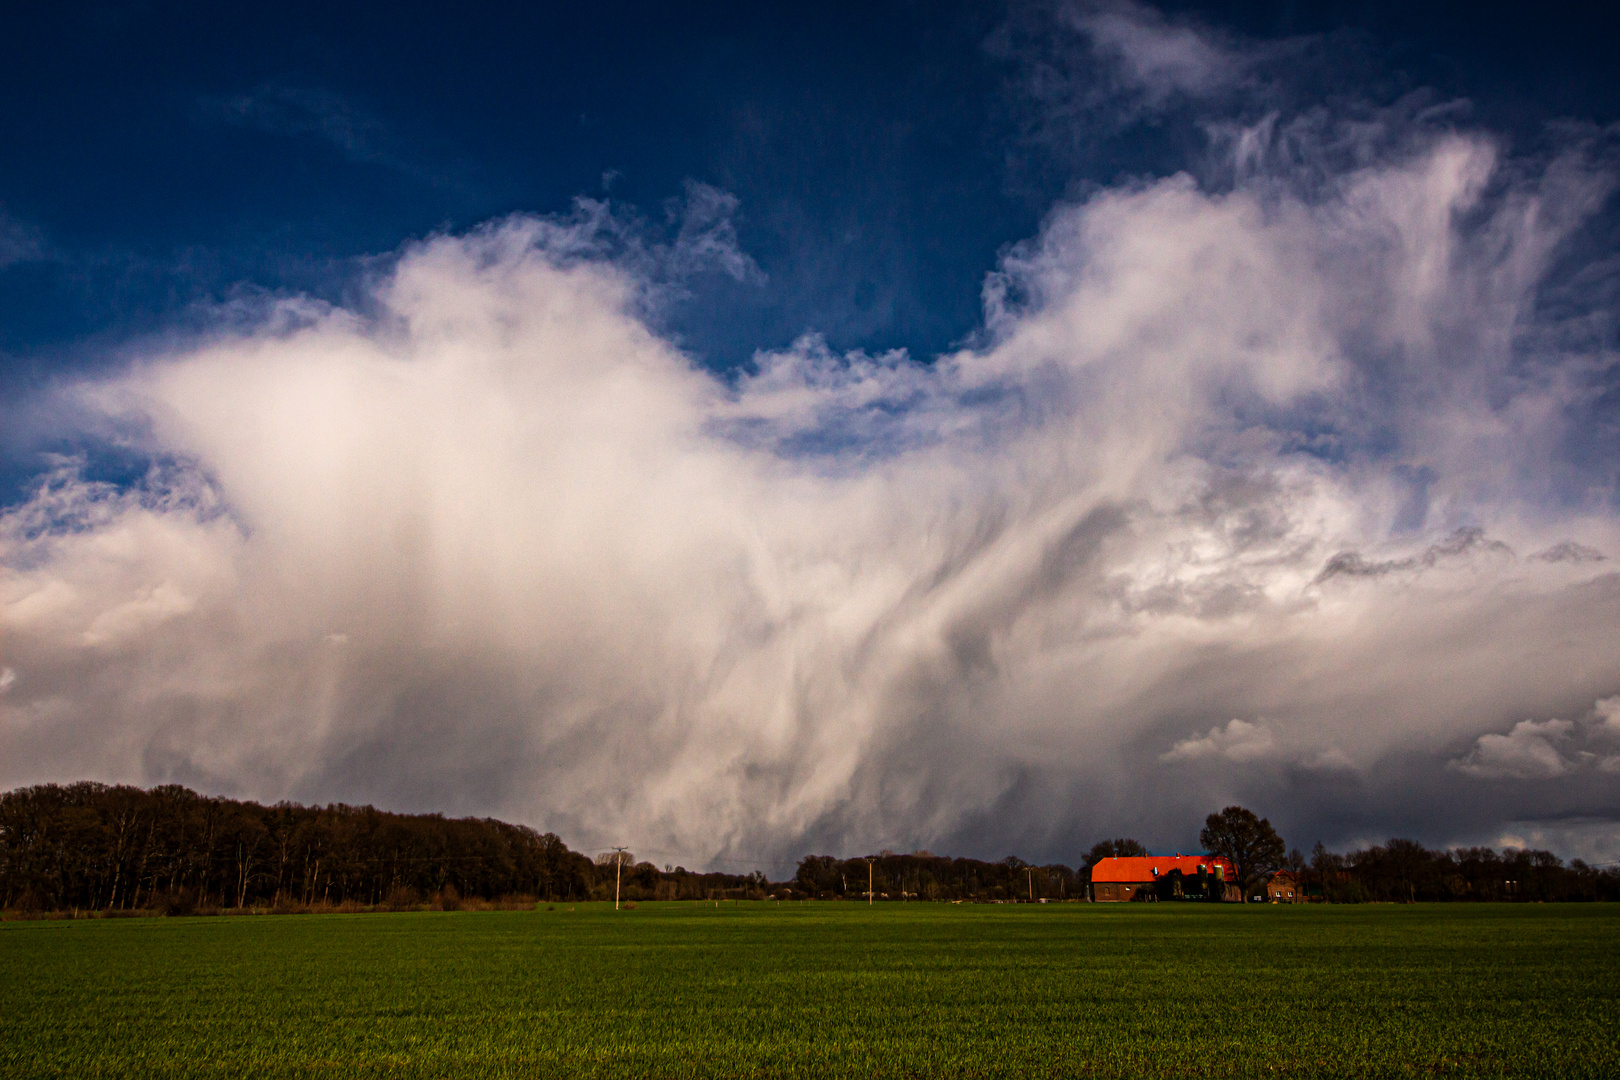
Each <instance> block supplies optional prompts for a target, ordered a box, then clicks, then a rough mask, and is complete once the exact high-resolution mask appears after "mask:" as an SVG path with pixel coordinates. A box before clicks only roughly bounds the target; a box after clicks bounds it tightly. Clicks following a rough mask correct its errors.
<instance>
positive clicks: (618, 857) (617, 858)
mask: <svg viewBox="0 0 1620 1080" xmlns="http://www.w3.org/2000/svg"><path fill="white" fill-rule="evenodd" d="M628 850H630V849H629V848H622V847H616V848H614V849H613V910H614V911H618V910H619V882H620V880H621V879H622V878H623V877H624V853H625V852H626V851H628Z"/></svg>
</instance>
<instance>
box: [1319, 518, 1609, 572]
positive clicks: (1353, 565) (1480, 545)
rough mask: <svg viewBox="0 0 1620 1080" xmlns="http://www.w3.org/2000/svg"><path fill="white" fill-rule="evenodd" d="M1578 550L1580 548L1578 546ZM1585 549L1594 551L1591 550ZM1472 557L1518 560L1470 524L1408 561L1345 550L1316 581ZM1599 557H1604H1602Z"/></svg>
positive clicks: (1437, 563) (1329, 561) (1424, 567)
mask: <svg viewBox="0 0 1620 1080" xmlns="http://www.w3.org/2000/svg"><path fill="white" fill-rule="evenodd" d="M1576 546H1577V547H1578V546H1579V545H1576ZM1585 550H1588V551H1589V550H1591V549H1590V548H1588V549H1585ZM1469 554H1485V555H1492V556H1497V557H1500V558H1504V559H1512V558H1514V557H1515V556H1514V554H1513V549H1512V548H1511V547H1509V546H1508V545H1507V544H1504V543H1502V542H1501V541H1500V540H1492V539H1490V538H1488V537H1487V536H1486V535H1485V530H1484V529H1482V528H1480V527H1479V526H1478V525H1466V526H1464V527H1462V528H1460V529H1458V530H1456V531H1455V532H1453V533H1452V534H1451V535H1450V536H1448V537H1446V538H1445V539H1444V540H1441V541H1440V542H1439V543H1435V544H1431V545H1429V546H1428V547H1427V548H1426V549H1424V551H1423V552H1422V553H1421V554H1419V555H1412V556H1408V557H1407V558H1404V559H1383V560H1379V561H1377V562H1373V561H1369V560H1368V559H1365V558H1363V557H1362V556H1361V554H1360V553H1359V552H1355V551H1341V552H1339V554H1337V555H1335V556H1333V558H1331V559H1329V560H1328V561H1327V563H1326V565H1324V566H1323V567H1322V571H1321V573H1319V574H1317V575H1316V582H1317V583H1318V584H1320V583H1321V582H1324V581H1327V580H1328V579H1330V578H1335V577H1340V576H1344V577H1382V576H1383V575H1385V574H1393V573H1398V572H1400V571H1403V570H1417V569H1426V568H1433V567H1435V566H1438V565H1440V564H1441V563H1442V562H1445V561H1448V560H1454V559H1457V558H1458V557H1460V556H1465V555H1469ZM1537 557H1539V558H1541V559H1543V561H1546V562H1560V561H1567V560H1568V559H1569V556H1561V557H1559V558H1547V557H1546V555H1545V554H1543V555H1541V556H1537ZM1598 558H1600V559H1601V558H1602V556H1601V555H1599V556H1598Z"/></svg>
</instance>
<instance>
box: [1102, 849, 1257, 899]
mask: <svg viewBox="0 0 1620 1080" xmlns="http://www.w3.org/2000/svg"><path fill="white" fill-rule="evenodd" d="M1172 870H1179V871H1181V875H1182V876H1183V877H1185V878H1190V879H1192V880H1195V881H1196V880H1197V879H1198V877H1199V875H1205V877H1206V878H1214V879H1215V880H1216V881H1219V882H1221V883H1222V886H1221V898H1222V899H1223V900H1241V899H1242V898H1243V894H1242V890H1241V889H1240V888H1239V887H1238V885H1237V875H1236V873H1234V872H1233V870H1232V864H1231V863H1230V862H1228V861H1227V860H1226V859H1225V858H1224V857H1223V856H1220V855H1144V856H1141V857H1139V858H1112V859H1101V860H1098V862H1097V863H1096V865H1094V866H1093V867H1092V868H1091V898H1092V899H1093V900H1096V901H1098V902H1099V903H1108V902H1112V901H1118V900H1129V899H1131V897H1133V896H1135V895H1136V893H1137V892H1138V891H1139V890H1141V889H1142V888H1144V887H1147V888H1148V890H1149V891H1152V889H1153V887H1154V886H1155V885H1157V884H1158V883H1159V882H1160V881H1162V880H1164V879H1166V878H1168V877H1169V876H1170V872H1171V871H1172Z"/></svg>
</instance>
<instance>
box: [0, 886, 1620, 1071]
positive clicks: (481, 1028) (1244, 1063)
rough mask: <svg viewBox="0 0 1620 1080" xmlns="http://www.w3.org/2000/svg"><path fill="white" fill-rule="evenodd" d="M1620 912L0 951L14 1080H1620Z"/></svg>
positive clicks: (1124, 919) (410, 936) (313, 927)
mask: <svg viewBox="0 0 1620 1080" xmlns="http://www.w3.org/2000/svg"><path fill="white" fill-rule="evenodd" d="M1617 995H1620V907H1616V906H1609V905H1574V904H1571V905H1563V906H1528V905H1478V906H1465V905H1449V906H1423V905H1418V906H1411V907H1382V906H1380V907H1309V908H1295V909H1288V908H1278V907H1236V908H1208V907H1203V906H1195V905H1170V904H1160V905H1129V906H1126V905H1120V906H1117V907H1115V906H1109V907H1101V906H1089V905H1063V906H1056V905H1054V906H1021V907H993V906H977V907H975V906H952V905H927V904H911V905H901V904H890V905H879V906H876V907H871V908H868V907H866V906H862V905H858V904H839V903H817V904H808V905H796V906H768V905H765V904H740V905H726V906H723V907H720V908H715V907H712V906H710V907H703V906H698V905H692V904H666V905H657V904H649V905H643V906H642V907H640V908H639V909H638V910H635V911H625V912H620V913H617V914H615V913H614V912H613V910H612V909H611V907H610V906H609V907H605V906H602V905H580V906H579V908H578V910H570V909H569V907H568V906H567V905H559V906H558V907H557V908H556V909H555V910H551V911H546V910H540V911H535V912H456V913H432V912H424V913H419V914H397V915H385V914H366V915H321V916H279V917H251V916H242V917H220V918H196V919H106V920H100V919H98V920H80V921H76V922H73V921H62V922H9V923H4V924H0V1073H3V1074H4V1075H5V1076H73V1077H94V1076H143V1077H144V1076H200V1075H214V1076H256V1077H261V1076H458V1077H461V1076H466V1077H482V1076H604V1077H605V1076H615V1077H619V1076H725V1077H735V1076H804V1077H822V1076H851V1077H855V1076H860V1077H873V1076H951V1077H957V1076H1073V1075H1080V1076H1092V1075H1095V1076H1120V1077H1157V1076H1196V1077H1208V1076H1254V1075H1267V1076H1275V1075H1280V1074H1281V1075H1324V1074H1332V1075H1345V1076H1413V1075H1423V1076H1427V1075H1433V1074H1441V1075H1458V1076H1547V1077H1568V1076H1616V1075H1620V1005H1617Z"/></svg>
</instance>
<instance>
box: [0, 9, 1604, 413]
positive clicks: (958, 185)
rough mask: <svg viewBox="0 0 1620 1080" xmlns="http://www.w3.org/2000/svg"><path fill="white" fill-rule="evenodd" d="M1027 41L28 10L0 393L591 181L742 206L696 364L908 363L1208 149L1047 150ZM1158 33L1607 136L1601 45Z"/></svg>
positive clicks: (696, 317)
mask: <svg viewBox="0 0 1620 1080" xmlns="http://www.w3.org/2000/svg"><path fill="white" fill-rule="evenodd" d="M1038 10H1039V9H1035V8H1030V7H1027V6H1018V7H1012V8H1006V7H1002V6H1000V5H994V4H936V3H929V4H886V5H867V4H862V5H848V6H839V5H830V4H806V5H798V6H793V7H784V6H780V5H763V6H760V5H739V6H737V7H736V8H734V9H733V8H727V7H722V6H714V5H710V6H687V5H666V4H656V5H655V4H614V5H593V6H589V7H581V6H579V5H535V6H532V7H522V6H516V5H514V6H512V7H510V8H507V7H505V6H481V5H462V6H457V7H455V8H454V9H453V10H452V9H447V8H445V7H443V6H442V5H400V4H389V5H372V6H367V5H360V4H352V5H339V6H337V7H336V8H334V7H332V6H329V5H325V4H320V5H296V4H280V5H264V6H253V7H248V8H244V7H242V6H240V5H216V4H208V5H203V4H195V5H186V4H171V3H139V4H96V5H89V4H87V5H39V6H30V7H29V8H28V9H26V10H19V11H17V12H14V13H13V14H12V17H11V19H10V20H9V25H8V31H7V33H6V35H5V36H4V41H3V43H0V102H3V105H0V145H3V146H4V148H5V149H4V152H3V154H0V209H3V212H4V214H5V215H6V218H5V229H6V232H5V234H4V240H3V243H4V248H3V251H0V262H3V263H4V264H5V265H4V267H3V268H0V366H3V372H0V392H3V393H5V394H7V395H16V394H18V393H22V392H24V391H25V390H26V388H27V387H29V386H31V385H37V384H38V382H39V381H40V380H41V379H44V378H48V377H49V376H50V375H51V374H52V373H53V372H56V371H59V370H61V369H62V368H64V367H71V368H80V367H83V366H86V365H93V364H95V363H96V362H97V361H98V359H100V358H103V357H105V356H107V355H108V354H109V353H110V352H113V351H115V348H116V346H117V345H118V344H119V343H121V342H124V341H126V340H128V339H130V338H131V337H135V336H139V335H142V334H148V333H152V332H155V331H159V330H162V329H164V328H167V327H171V326H173V325H175V324H176V323H180V324H184V322H185V320H186V318H187V313H188V312H194V311H195V305H197V304H198V303H199V302H202V303H206V302H209V301H219V300H222V299H226V298H229V297H230V296H232V295H233V290H235V291H239V290H240V289H241V288H242V287H243V286H251V287H257V288H263V289H270V290H278V291H308V292H311V293H314V294H316V295H319V296H323V297H327V298H331V299H340V298H341V297H342V296H343V295H344V288H345V284H346V282H348V281H350V280H352V278H353V276H354V275H355V274H356V273H357V272H358V271H359V270H360V265H359V264H358V263H357V262H356V260H357V259H358V258H360V257H363V256H366V255H370V254H375V253H386V252H389V251H392V250H394V249H396V248H397V247H398V246H399V245H400V244H401V243H403V242H405V241H407V240H409V239H411V238H413V237H419V236H422V235H423V234H425V233H429V232H431V231H434V230H441V229H451V230H457V229H463V228H466V227H469V226H471V225H474V224H476V223H478V222H480V221H484V220H487V219H489V218H492V217H495V216H498V215H503V214H507V213H510V212H513V211H531V212H539V213H558V212H563V211H566V210H567V209H568V207H569V204H570V200H572V199H573V198H574V197H575V196H578V195H588V196H601V195H603V194H604V182H603V178H604V174H608V173H611V175H612V179H611V183H610V186H609V190H608V191H607V194H610V195H611V196H612V198H613V199H614V200H616V201H617V202H619V203H620V204H622V205H625V206H627V207H634V208H635V209H636V210H637V211H639V213H640V214H641V215H642V216H643V217H644V218H645V219H646V220H647V222H648V223H649V226H650V227H653V228H655V229H656V228H658V227H661V226H662V225H663V224H664V223H665V218H666V215H665V210H664V207H665V203H666V201H667V200H670V199H671V198H673V197H676V196H679V195H680V193H681V191H682V185H683V182H684V181H686V180H688V179H691V180H697V181H701V182H704V183H707V184H711V185H714V186H716V187H718V188H721V189H724V190H725V191H728V192H731V193H732V194H734V195H735V196H737V197H738V198H739V199H740V211H739V214H738V220H737V224H738V230H739V241H740V244H741V246H742V248H743V249H744V250H745V251H746V252H747V253H748V254H749V255H751V256H752V257H753V258H754V259H755V261H756V262H757V263H758V265H759V266H760V267H761V268H762V269H763V271H764V272H765V275H766V279H765V280H764V281H759V280H754V281H751V282H746V283H736V282H733V281H732V280H731V279H729V278H725V277H723V276H720V275H712V276H710V277H707V278H702V279H700V280H697V281H694V282H691V283H689V288H690V292H691V294H692V298H691V299H690V300H689V301H688V302H686V303H684V304H681V305H678V306H677V307H676V308H674V309H672V310H670V311H668V312H666V313H665V314H664V320H665V322H666V329H668V330H671V331H673V332H675V333H677V334H678V335H679V336H680V338H681V340H683V341H684V342H685V343H686V344H687V345H688V347H689V348H691V349H692V350H693V351H694V352H695V353H697V354H698V355H699V356H701V357H702V358H703V359H704V360H705V361H707V362H709V363H712V364H715V365H717V366H730V365H733V364H736V363H738V362H742V361H745V360H746V359H747V358H748V357H749V355H750V354H751V353H752V351H753V350H754V349H756V348H761V347H776V346H780V345H782V344H785V343H786V342H787V341H789V340H791V339H792V338H793V337H794V336H796V335H797V334H799V333H801V332H803V331H805V330H819V331H822V332H825V333H826V334H827V335H828V337H829V339H830V341H831V343H832V344H833V345H834V346H835V347H845V348H847V347H868V348H890V347H899V346H903V347H906V348H909V349H910V350H912V352H913V353H914V354H915V355H919V356H924V357H926V356H928V355H930V354H932V353H933V352H935V351H937V350H939V349H942V348H944V347H946V346H948V345H949V344H950V343H952V342H953V341H955V340H958V339H960V338H961V337H962V335H964V334H965V333H967V332H969V331H970V330H971V329H972V328H973V327H974V325H975V324H976V322H977V321H978V317H979V289H980V285H981V282H982V280H983V276H984V274H985V272H986V271H988V270H990V269H992V268H993V267H994V264H995V259H996V255H997V252H998V250H999V249H1001V248H1002V247H1003V246H1005V245H1007V244H1009V243H1011V242H1014V241H1017V240H1019V239H1021V238H1023V237H1025V236H1028V235H1029V234H1031V233H1032V232H1033V231H1034V229H1035V228H1036V226H1037V224H1038V222H1039V220H1040V217H1041V215H1042V214H1043V213H1044V212H1045V211H1046V210H1047V209H1048V208H1049V207H1050V205H1051V204H1052V202H1053V201H1054V200H1055V199H1057V198H1059V197H1061V196H1062V195H1063V194H1064V193H1065V192H1072V191H1075V190H1077V189H1082V188H1083V186H1084V184H1085V183H1086V182H1087V181H1094V182H1109V181H1111V180H1114V179H1116V178H1117V177H1118V176H1119V175H1120V174H1122V173H1126V174H1128V173H1156V172H1164V171H1168V170H1171V169H1174V168H1177V167H1181V166H1183V165H1185V164H1186V159H1187V156H1188V151H1189V149H1190V148H1191V146H1192V143H1193V142H1195V141H1196V137H1195V136H1194V135H1192V134H1190V133H1188V132H1178V131H1177V130H1176V129H1175V125H1174V123H1173V122H1170V123H1166V122H1163V121H1160V122H1158V123H1156V124H1155V125H1154V127H1152V128H1151V129H1146V128H1136V129H1129V128H1128V129H1126V130H1122V131H1121V130H1108V131H1081V132H1077V133H1075V134H1074V135H1073V137H1072V138H1068V139H1062V138H1060V139H1057V140H1053V139H1051V138H1049V137H1047V138H1037V137H1034V136H1035V135H1036V134H1037V133H1036V132H1035V131H1034V128H1033V126H1032V123H1031V118H1032V116H1033V113H1034V106H1033V105H1032V103H1031V102H1030V101H1029V100H1028V99H1027V95H1026V94H1025V93H1024V92H1023V87H1024V85H1025V82H1026V75H1027V74H1028V72H1027V70H1026V69H1027V67H1028V63H1027V57H1024V56H1022V55H1021V54H1020V53H1019V51H1018V48H1017V41H1016V38H1017V34H1016V27H1017V26H1018V25H1019V24H1020V23H1021V22H1027V21H1028V20H1029V19H1031V18H1033V17H1035V14H1034V13H1036V12H1038ZM1170 10H1171V11H1172V13H1181V14H1185V13H1187V12H1188V11H1191V12H1192V13H1193V14H1195V15H1196V16H1197V17H1198V18H1200V19H1201V20H1202V21H1204V22H1205V23H1207V24H1213V25H1215V26H1220V27H1225V28H1228V29H1229V30H1231V31H1233V32H1236V33H1241V34H1244V35H1247V36H1251V37H1256V38H1261V39H1270V38H1284V37H1290V36H1300V35H1326V39H1325V40H1326V42H1327V44H1326V46H1324V47H1323V48H1322V49H1321V50H1320V51H1319V53H1318V54H1317V58H1318V59H1317V68H1316V70H1317V74H1318V75H1319V76H1320V77H1321V78H1322V79H1323V80H1324V83H1325V84H1332V85H1323V86H1318V87H1302V92H1305V93H1310V92H1326V93H1343V92H1345V91H1346V90H1353V92H1355V93H1358V94H1365V95H1367V96H1368V97H1369V98H1370V99H1372V100H1375V101H1377V100H1383V101H1388V100H1393V99H1395V98H1396V97H1398V96H1400V95H1401V94H1402V93H1405V92H1407V91H1409V90H1411V89H1413V88H1415V87H1420V86H1429V87H1432V88H1434V90H1435V92H1436V93H1437V94H1438V95H1439V96H1441V97H1453V96H1461V97H1467V98H1469V99H1470V100H1471V101H1472V102H1473V103H1474V110H1475V113H1474V119H1475V120H1477V121H1479V122H1480V123H1482V124H1483V126H1485V127H1487V128H1490V129H1493V130H1497V131H1503V132H1509V133H1511V134H1512V135H1513V136H1514V137H1515V138H1517V139H1521V140H1533V139H1534V138H1535V136H1536V133H1537V131H1538V130H1539V129H1540V128H1541V126H1542V125H1543V124H1545V123H1546V122H1547V121H1549V120H1551V119H1554V118H1558V117H1573V118H1578V119H1582V120H1588V121H1593V122H1596V123H1599V124H1607V123H1612V122H1614V121H1616V120H1620V75H1617V71H1620V69H1617V67H1616V65H1615V64H1614V63H1613V45H1614V44H1615V42H1616V41H1617V35H1616V33H1615V29H1616V25H1617V18H1616V16H1615V15H1614V13H1613V12H1610V13H1607V14H1599V15H1594V14H1593V13H1592V11H1591V10H1589V9H1586V8H1584V7H1580V6H1577V5H1551V6H1549V5H1545V4H1539V5H1519V6H1517V7H1515V6H1509V5H1503V6H1498V7H1496V8H1481V7H1480V6H1478V5H1473V4H1469V5H1464V4H1450V5H1413V4H1405V3H1403V4H1370V3H1340V4H1297V3H1278V2H1271V3H1248V4H1238V5H1230V6H1219V7H1214V8H1206V9H1197V10H1194V9H1193V8H1191V7H1190V6H1188V5H1175V6H1174V7H1172V8H1171V9H1170ZM1009 23H1011V24H1012V26H1013V27H1014V33H1012V34H1011V35H1010V38H1009V35H1008V34H1007V33H1006V32H1005V29H1004V28H1005V27H1006V26H1007V25H1008V24H1009ZM998 32H999V35H998ZM998 41H1000V42H1001V43H1002V47H997V42H998ZM1009 41H1010V47H1008V43H1009ZM1304 77H1305V78H1306V79H1307V80H1308V79H1309V78H1310V76H1309V74H1307V75H1306V76H1304ZM1044 134H1046V135H1047V136H1049V135H1050V132H1046V133H1044Z"/></svg>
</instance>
